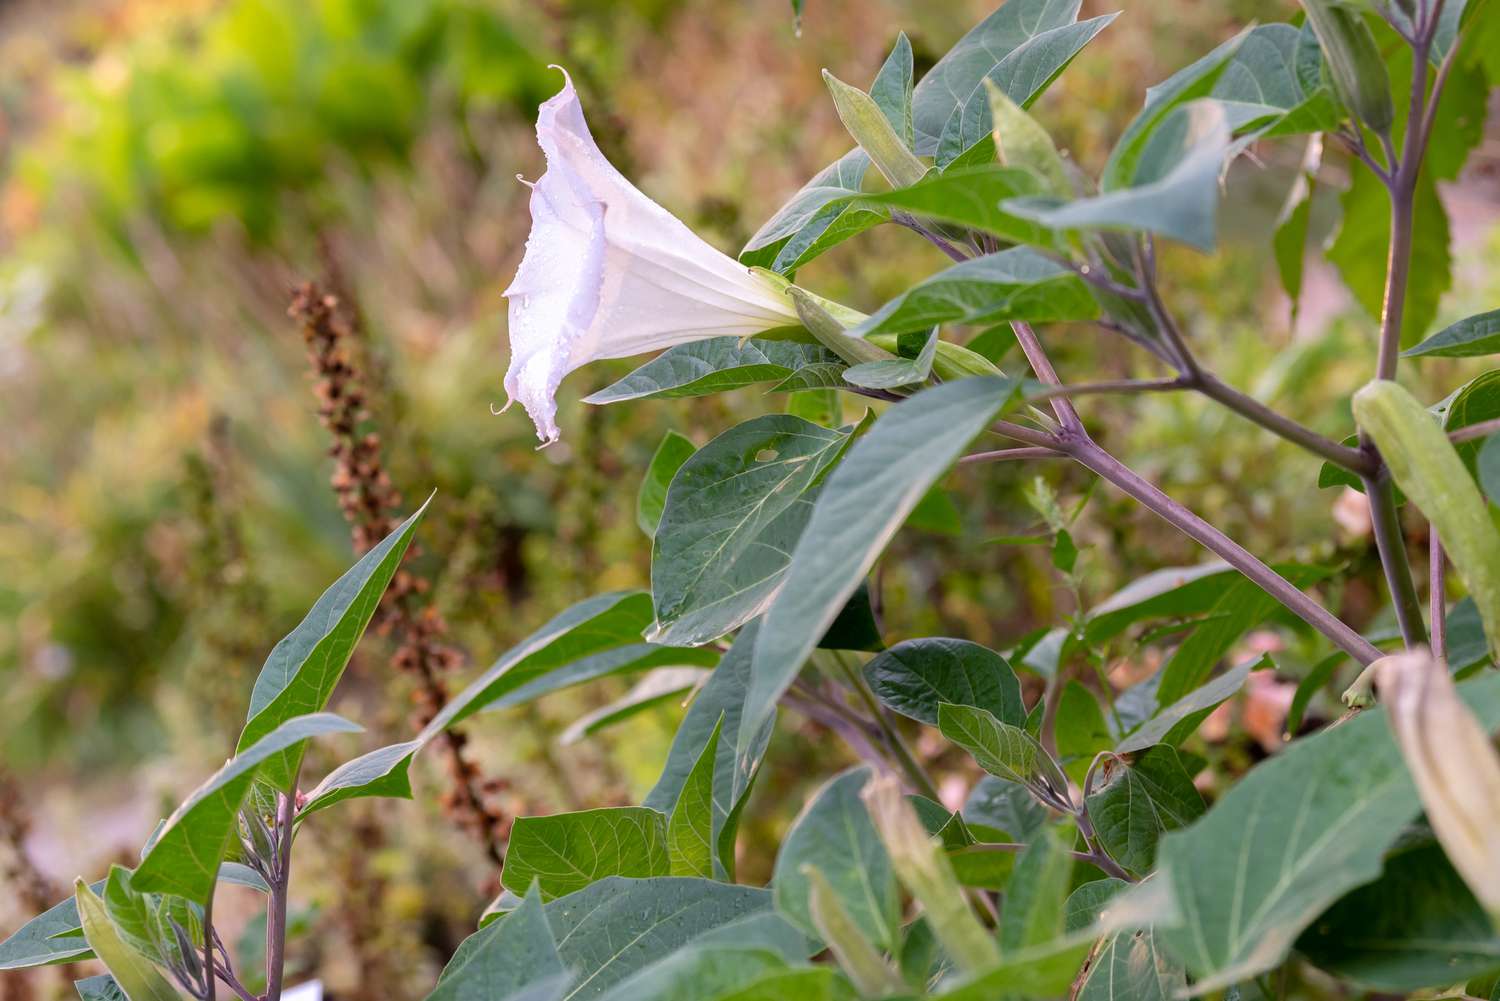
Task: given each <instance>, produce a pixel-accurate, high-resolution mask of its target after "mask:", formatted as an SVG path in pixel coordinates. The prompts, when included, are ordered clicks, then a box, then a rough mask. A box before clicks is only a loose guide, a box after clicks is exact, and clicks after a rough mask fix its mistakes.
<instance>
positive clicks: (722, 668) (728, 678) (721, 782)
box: [645, 622, 775, 879]
mask: <svg viewBox="0 0 1500 1001" xmlns="http://www.w3.org/2000/svg"><path fill="white" fill-rule="evenodd" d="M759 631H760V625H759V623H754V622H753V623H751V624H750V625H748V626H746V627H745V628H744V629H741V630H740V632H739V635H738V636H736V637H735V641H734V646H732V647H730V648H729V652H728V653H726V654H725V655H724V659H723V660H722V661H720V662H719V666H718V667H717V668H715V669H714V673H713V675H712V676H711V677H710V678H709V679H708V683H707V684H705V685H704V686H703V689H702V691H700V692H699V693H698V696H697V698H695V699H693V704H692V705H691V706H689V707H688V711H687V715H686V716H685V717H684V718H683V720H682V725H681V726H679V727H678V728H677V734H676V736H674V737H673V738H672V747H671V749H670V750H669V751H668V752H667V761H666V764H665V765H663V767H662V773H661V777H660V778H658V779H657V780H656V785H655V786H653V787H652V789H651V791H650V792H649V793H647V794H646V799H645V805H646V806H648V807H651V808H653V809H656V810H662V811H665V810H670V809H671V808H672V805H673V804H674V803H676V802H677V801H678V800H679V799H681V798H682V790H683V789H684V788H685V787H686V785H687V782H688V777H689V776H690V775H691V774H692V771H693V769H694V767H696V765H697V762H698V760H699V757H700V756H701V754H702V752H703V748H704V747H705V746H706V745H707V743H708V740H709V737H710V735H711V734H712V733H714V732H715V731H716V730H717V731H718V732H719V741H718V744H717V746H716V747H715V750H714V777H713V786H712V788H713V844H714V846H715V875H716V876H717V877H718V878H725V879H730V878H733V874H734V829H735V822H736V820H737V818H738V816H739V810H740V808H741V807H742V806H743V804H744V801H745V798H746V797H747V796H748V795H749V787H750V781H751V775H752V773H743V772H741V771H740V770H739V769H738V768H737V767H736V764H735V749H736V747H738V746H740V744H741V742H742V740H744V741H745V743H746V746H748V747H749V748H750V757H751V758H752V759H753V760H755V761H759V760H760V756H761V755H762V754H763V753H764V752H765V748H766V743H767V742H768V741H769V740H770V739H771V727H772V725H773V724H774V723H775V719H774V717H768V718H767V719H765V720H764V721H762V722H761V723H760V724H759V725H758V727H757V730H756V732H755V733H754V734H753V735H751V736H750V737H749V738H744V737H743V727H742V726H741V717H742V715H743V713H744V707H745V693H746V691H747V689H748V688H749V685H750V663H751V660H752V658H753V656H754V652H755V644H756V637H757V635H758V633H759ZM721 721H722V722H721Z"/></svg>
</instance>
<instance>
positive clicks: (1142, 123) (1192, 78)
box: [1099, 28, 1254, 191]
mask: <svg viewBox="0 0 1500 1001" xmlns="http://www.w3.org/2000/svg"><path fill="white" fill-rule="evenodd" d="M1252 30H1254V29H1249V28H1247V29H1246V30H1244V31H1242V32H1240V33H1239V34H1238V35H1236V36H1234V37H1233V38H1231V39H1230V40H1229V41H1227V42H1224V43H1223V44H1222V45H1220V46H1219V47H1218V48H1216V49H1214V50H1213V51H1212V52H1210V53H1208V54H1207V55H1206V56H1203V57H1202V58H1200V59H1199V60H1198V61H1197V62H1195V63H1193V64H1192V65H1190V66H1185V67H1183V68H1182V69H1180V70H1178V71H1177V72H1176V73H1173V74H1172V75H1171V76H1170V77H1168V78H1167V79H1165V80H1163V81H1162V82H1161V83H1159V84H1157V85H1156V86H1155V87H1151V88H1148V89H1147V91H1146V103H1145V106H1144V107H1142V108H1141V112H1140V114H1138V115H1136V116H1135V118H1134V119H1133V120H1132V121H1131V123H1130V124H1129V125H1128V126H1126V128H1125V131H1124V133H1123V134H1121V136H1120V139H1119V141H1118V142H1117V143H1115V148H1114V149H1113V150H1111V151H1110V154H1109V161H1108V162H1107V163H1106V164H1105V165H1104V172H1103V174H1102V175H1101V177H1100V182H1099V183H1100V187H1101V188H1102V189H1103V190H1104V191H1113V190H1115V189H1118V188H1127V187H1131V186H1133V185H1136V184H1139V183H1140V176H1141V161H1142V160H1143V159H1144V157H1145V153H1146V149H1147V147H1148V145H1149V144H1150V143H1151V142H1152V139H1153V137H1154V136H1155V135H1156V133H1157V131H1158V130H1159V129H1160V128H1161V126H1162V124H1163V123H1164V122H1165V121H1166V120H1167V118H1168V117H1169V116H1171V115H1172V114H1173V113H1174V112H1176V111H1177V110H1178V109H1180V108H1182V107H1183V106H1185V105H1187V104H1189V103H1191V102H1193V101H1196V100H1198V99H1199V98H1204V97H1207V96H1208V95H1209V94H1210V93H1212V92H1213V89H1214V87H1215V86H1216V85H1217V84H1218V82H1219V78H1220V77H1221V76H1223V74H1224V70H1225V69H1226V68H1227V67H1228V65H1229V62H1230V60H1231V59H1233V58H1234V56H1235V53H1237V52H1238V51H1239V49H1240V46H1242V45H1243V44H1244V43H1245V39H1246V38H1248V37H1249V35H1250V32H1251V31H1252ZM1226 124H1227V121H1226Z"/></svg>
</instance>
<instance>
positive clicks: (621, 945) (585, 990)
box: [502, 876, 800, 1001]
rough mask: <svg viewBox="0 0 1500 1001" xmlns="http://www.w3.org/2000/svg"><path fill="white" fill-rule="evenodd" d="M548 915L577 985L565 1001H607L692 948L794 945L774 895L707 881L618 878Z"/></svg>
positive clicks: (562, 902) (551, 907)
mask: <svg viewBox="0 0 1500 1001" xmlns="http://www.w3.org/2000/svg"><path fill="white" fill-rule="evenodd" d="M545 910H546V915H547V923H548V925H549V926H550V927H551V929H552V936H553V939H554V940H555V941H556V942H557V949H558V955H559V957H560V958H561V960H562V963H563V966H564V967H565V968H566V969H569V970H571V971H573V973H574V975H575V976H576V978H577V979H576V980H575V981H574V983H573V986H572V987H571V989H569V991H568V992H567V993H566V994H564V995H563V1001H573V999H579V1001H582V999H585V998H597V997H600V996H601V995H603V994H604V992H605V991H606V990H608V989H609V988H610V987H612V986H614V985H615V984H617V983H619V982H621V981H623V980H625V979H626V978H627V977H629V976H631V975H632V974H634V973H635V972H636V971H637V970H641V969H644V968H646V967H647V966H650V965H651V964H652V963H655V962H656V961H658V960H660V959H663V958H665V957H666V956H669V955H670V954H672V953H674V952H676V951H677V950H678V949H681V948H682V947H683V946H686V945H688V944H689V943H695V944H696V945H699V946H702V945H707V944H709V943H717V944H725V945H742V946H744V947H747V948H755V947H760V946H766V947H773V948H774V947H776V946H777V944H778V943H785V944H790V942H791V941H792V939H788V938H787V934H786V933H787V932H789V931H791V929H790V927H789V926H787V925H786V923H785V922H784V921H781V919H780V918H778V917H776V915H775V914H774V913H772V912H771V891H769V890H759V889H754V888H752V887H748V886H733V885H730V884H726V883H716V882H713V881H711V880H704V879H688V878H681V877H676V876H664V877H659V878H656V879H624V878H620V877H611V878H609V879H604V880H600V881H599V882H597V883H594V884H593V885H591V886H589V887H588V888H587V889H584V890H580V891H579V892H577V893H573V894H569V895H568V896H566V897H562V898H560V899H558V900H554V901H552V902H551V903H549V904H547V905H546V908H545ZM506 920H508V919H506ZM502 927H503V924H502ZM793 939H796V940H798V941H800V936H795V935H794V936H793ZM778 951H784V950H783V949H778Z"/></svg>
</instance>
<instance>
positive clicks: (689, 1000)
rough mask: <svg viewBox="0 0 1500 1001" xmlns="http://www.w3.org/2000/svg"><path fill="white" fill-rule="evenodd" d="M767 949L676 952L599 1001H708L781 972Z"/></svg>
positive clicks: (780, 963)
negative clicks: (646, 1000) (641, 1000)
mask: <svg viewBox="0 0 1500 1001" xmlns="http://www.w3.org/2000/svg"><path fill="white" fill-rule="evenodd" d="M786 969H787V965H786V960H785V959H783V958H782V957H781V956H780V955H778V954H777V953H776V952H774V951H772V950H770V949H757V948H754V947H751V946H745V947H738V946H734V945H717V946H701V947H694V946H692V945H689V946H688V947H687V948H684V949H679V950H677V951H676V952H674V953H672V954H671V955H669V956H667V957H665V958H664V959H660V960H658V961H657V962H655V963H652V964H651V965H650V966H647V967H645V968H644V969H641V970H638V971H636V973H635V974H634V975H632V976H630V977H628V978H626V979H625V980H622V981H620V982H619V983H617V984H615V985H614V986H613V987H611V988H610V989H609V990H607V991H605V992H604V993H602V994H600V995H599V997H600V1001H640V999H643V998H649V999H651V1001H708V999H713V998H717V997H719V996H721V995H723V994H731V993H734V992H736V991H740V990H743V989H745V988H747V987H749V986H750V985H752V984H754V983H755V982H756V981H758V980H760V979H762V978H763V977H765V976H767V975H769V974H774V973H777V972H785V971H786Z"/></svg>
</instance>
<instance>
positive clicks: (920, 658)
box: [865, 637, 1026, 726]
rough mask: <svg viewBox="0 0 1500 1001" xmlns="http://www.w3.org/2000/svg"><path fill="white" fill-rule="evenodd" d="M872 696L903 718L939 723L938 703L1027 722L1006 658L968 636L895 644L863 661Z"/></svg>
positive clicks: (1007, 720)
mask: <svg viewBox="0 0 1500 1001" xmlns="http://www.w3.org/2000/svg"><path fill="white" fill-rule="evenodd" d="M865 679H866V680H867V681H869V683H870V687H871V688H872V689H873V690H874V692H875V695H876V697H878V698H879V699H880V701H881V702H883V703H885V704H886V705H887V706H889V707H890V708H891V709H894V710H895V711H896V712H898V713H900V714H901V715H903V716H908V717H910V718H912V719H914V720H917V721H919V722H922V723H926V724H927V725H928V726H937V722H938V704H939V703H941V702H952V703H954V704H956V705H964V706H977V707H978V708H980V709H987V710H989V711H990V712H991V713H993V714H994V715H995V718H996V719H999V720H1000V721H1001V722H1004V723H1009V724H1010V725H1011V726H1025V724H1026V706H1025V705H1024V704H1023V703H1022V701H1021V683H1020V682H1019V681H1018V680H1017V679H1016V674H1015V672H1014V671H1013V670H1011V666H1010V664H1009V663H1007V662H1006V660H1005V658H1004V657H1002V656H1000V655H999V654H998V653H996V652H995V651H993V650H990V649H988V648H986V647H982V646H980V645H979V644H978V643H970V642H969V641H968V640H958V639H943V638H937V637H933V638H928V639H917V640H907V641H906V642H904V643H898V644H896V645H895V646H893V647H891V648H890V649H889V650H887V651H885V652H884V653H882V654H880V655H879V656H877V657H875V658H874V659H873V660H871V661H870V662H869V663H868V664H866V665H865Z"/></svg>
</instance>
